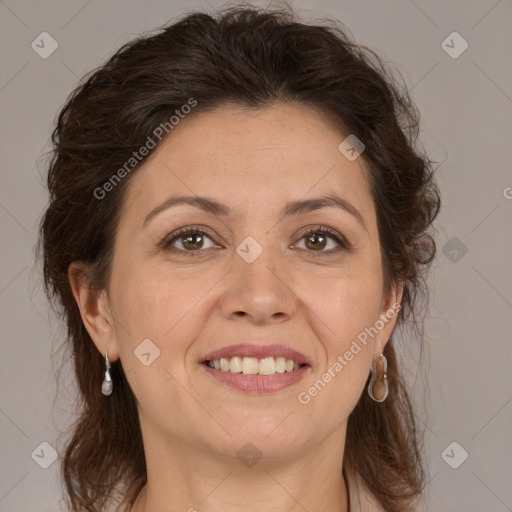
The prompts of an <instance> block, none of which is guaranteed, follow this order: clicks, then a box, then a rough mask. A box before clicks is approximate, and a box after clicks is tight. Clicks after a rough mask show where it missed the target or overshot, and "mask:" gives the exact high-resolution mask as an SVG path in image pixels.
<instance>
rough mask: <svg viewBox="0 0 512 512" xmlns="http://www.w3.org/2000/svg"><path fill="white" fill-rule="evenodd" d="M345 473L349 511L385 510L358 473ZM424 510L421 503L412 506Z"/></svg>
mask: <svg viewBox="0 0 512 512" xmlns="http://www.w3.org/2000/svg"><path fill="white" fill-rule="evenodd" d="M344 471H345V469H344ZM345 474H346V477H347V482H348V490H349V497H350V512H386V510H385V509H384V507H383V506H382V504H381V503H380V502H379V500H378V499H377V498H376V497H375V495H374V494H373V493H372V492H371V491H370V489H368V487H367V485H366V483H365V482H364V480H363V479H362V478H361V477H360V476H359V474H357V473H355V472H352V471H345ZM426 510H427V509H426V508H423V504H422V503H417V504H416V505H415V506H414V511H415V512H426Z"/></svg>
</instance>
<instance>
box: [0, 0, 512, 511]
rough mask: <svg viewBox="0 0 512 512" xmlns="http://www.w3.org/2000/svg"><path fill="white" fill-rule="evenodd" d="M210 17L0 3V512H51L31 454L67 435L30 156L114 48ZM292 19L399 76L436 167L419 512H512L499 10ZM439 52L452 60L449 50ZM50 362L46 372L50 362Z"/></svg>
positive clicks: (507, 48) (52, 480)
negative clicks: (46, 37)
mask: <svg viewBox="0 0 512 512" xmlns="http://www.w3.org/2000/svg"><path fill="white" fill-rule="evenodd" d="M209 5H210V6H215V5H220V3H216V2H215V1H214V0H211V2H210V4H209ZM209 5H208V4H207V3H205V2H184V1H181V2H178V1H176V0H172V1H164V0H152V1H147V2H136V1H134V0H131V1H124V2H123V1H120V0H109V1H105V2H100V1H98V0H89V1H83V0H73V1H66V2H64V1H45V2H36V1H35V0H25V1H17V2H16V1H15V0H5V1H1V0H0V41H1V76H0V104H1V109H2V121H1V141H2V158H1V174H0V177H1V188H0V221H1V234H2V244H1V258H2V260H1V261H2V265H1V266H0V308H1V309H0V311H1V329H2V330H1V338H0V339H1V352H2V357H1V358H0V375H1V379H2V385H1V386H0V432H1V438H0V447H1V448H0V449H1V457H0V511H2V512H18V511H19V512H21V511H23V512H28V511H38V512H42V511H57V510H60V507H59V504H58V502H59V496H60V492H61V491H60V484H59V474H58V461H56V462H54V463H53V464H51V465H50V466H49V467H48V468H47V469H43V468H42V467H40V464H43V465H45V462H46V464H47V463H49V462H51V448H49V447H48V446H46V445H43V446H40V445H41V443H42V442H47V443H49V444H50V445H51V446H57V443H58V441H59V433H58V431H59V430H58V429H59V428H63V427H64V426H65V425H66V424H67V422H69V421H70V420H71V419H72V415H70V413H69V411H70V410H71V405H72V403H73V396H74V387H73V380H72V377H71V376H70V374H69V371H68V369H66V368H65V370H64V372H63V373H62V380H61V384H62V386H61V389H60V394H59V396H58V398H57V399H56V400H55V391H56V382H55V376H54V370H55V369H56V368H54V367H53V366H52V363H51V356H52V344H53V343H55V346H58V345H60V343H61V341H62V339H63V333H64V329H63V327H62V326H61V325H60V324H59V323H58V322H57V321H56V320H55V319H52V317H49V312H48V307H47V304H46V300H45V298H44V295H43V293H42V291H41V284H40V276H39V272H40V269H39V268H38V267H37V266H34V245H35V241H36V234H37V233H36V228H37V225H38V222H39V219H40V217H41V214H42V212H43V210H44V207H45V205H46V201H47V196H46V191H45V188H44V187H43V186H42V184H41V177H40V176H39V172H41V171H42V170H43V169H44V163H45V160H44V158H43V157H41V155H43V153H44V152H45V151H47V150H48V149H49V145H48V140H49V136H50V132H51V129H52V127H53V120H54V117H55V115H56V113H57V112H58V110H59V109H60V107H61V106H62V104H63V102H64V100H65V98H66V96H67V94H68V93H69V92H70V91H71V89H72V87H74V86H75V84H76V83H77V80H78V78H79V77H81V76H82V75H83V74H85V73H86V72H87V71H89V70H90V69H91V68H93V67H95V66H97V65H99V64H101V63H102V62H103V61H104V60H105V57H106V56H107V55H110V54H111V53H112V52H113V51H114V50H115V49H117V48H118V47H119V46H120V45H121V44H123V43H125V42H126V41H128V40H130V39H131V38H133V37H134V36H136V35H139V34H141V33H143V32H144V31H146V30H150V29H152V28H154V27H157V26H159V25H162V24H163V23H165V22H166V21H168V20H169V19H171V18H172V17H174V16H177V15H180V14H182V13H183V11H184V10H190V9H193V8H196V7H197V8H200V9H205V10H211V7H209ZM259 5H261V4H259ZM293 5H294V6H295V7H296V8H297V9H298V10H299V12H301V13H302V15H303V19H304V20H306V21H307V20H308V19H313V18H323V17H336V18H338V19H339V20H341V21H342V22H343V23H344V24H346V25H347V26H348V28H349V29H350V30H351V32H352V33H353V35H354V36H355V37H356V40H357V41H358V42H359V43H362V44H365V45H368V46H369V47H370V48H373V49H375V50H377V51H378V52H379V54H380V55H381V56H383V57H384V58H385V59H387V60H389V61H392V62H394V63H396V65H397V66H398V68H399V69H400V71H401V72H402V74H403V76H404V78H405V80H406V83H407V84H408V86H409V88H410V89H411V90H412V94H413V99H414V100H415V102H416V104H417V105H418V107H419V109H420V112H421V114H422V131H421V140H422V142H423V144H424V145H425V147H426V148H427V150H428V153H429V154H430V156H431V158H434V159H437V160H438V161H439V162H442V164H441V167H440V168H439V172H438V181H439V184H440V186H441V191H442V199H443V209H442V211H441V214H440V216H439V218H438V220H437V221H436V229H437V237H438V238H437V240H438V247H439V252H438V256H437V257H436V260H435V263H434V272H433V274H432V276H431V278H430V281H429V283H430V287H431V289H432V290H433V292H434V296H433V297H432V302H431V307H430V310H429V314H428V318H427V321H426V334H427V339H426V343H427V345H428V348H429V352H430V361H431V362H430V365H429V367H428V368H427V370H426V371H427V374H426V379H427V382H428V384H429V390H428V393H429V397H428V398H429V399H430V400H431V406H430V409H429V410H428V416H427V417H426V418H424V419H422V420H421V421H422V422H423V421H424V422H425V424H426V427H425V428H426V433H427V435H426V449H427V453H428V458H429V472H430V475H429V479H430V484H429V495H430V502H431V503H430V508H429V510H432V511H436V512H437V511H439V512H448V511H450V512H452V511H453V512H462V511H465V512H477V511H486V512H489V511H494V512H502V511H507V510H512V486H511V485H510V484H511V483H512V434H511V433H512V421H511V420H512V404H511V401H512V386H511V384H512V379H511V377H510V375H511V372H512V343H510V341H511V337H510V328H511V327H512V322H511V318H512V315H511V312H512V291H511V289H512V272H510V262H511V261H512V257H511V256H512V254H511V253H512V242H511V236H510V235H511V233H512V230H511V222H510V219H511V213H512V199H511V198H512V188H511V187H512V173H511V169H510V146H511V142H510V137H511V134H512V130H511V128H512V116H511V114H512V72H511V68H510V56H511V49H512V45H511V43H512V35H511V32H512V31H511V22H512V2H511V1H510V0H508V1H507V0H501V1H496V0H485V1H484V0H482V1H462V0H458V1H450V2H445V1H440V0H438V1H433V0H430V1H428V0H427V1H425V0H415V1H412V0H400V1H391V0H386V1H377V0H375V1H369V0H368V1H360V2H356V1H339V0H338V1H334V0H332V1H327V0H323V1H315V2H313V1H305V0H303V1H300V2H298V1H297V2H293ZM44 31H46V32H48V33H50V34H51V35H52V37H53V38H54V39H55V40H56V41H57V42H58V45H59V46H58V49H57V50H56V51H55V52H54V53H53V54H52V55H51V56H50V57H48V58H47V59H43V58H41V57H40V56H39V55H38V54H37V53H36V52H35V51H34V50H33V49H32V48H31V43H32V41H34V40H35V39H36V38H37V37H38V36H39V34H41V33H42V32H44ZM454 31H457V32H458V33H460V34H461V36H462V37H463V38H464V39H465V40H466V41H467V43H468V44H469V47H468V49H467V50H466V51H465V52H464V53H462V54H461V55H460V56H458V58H455V59H454V58H452V57H450V56H449V55H448V54H447V53H446V51H445V50H444V49H443V47H442V46H441V43H442V42H443V41H444V40H445V39H446V38H447V36H449V34H451V33H452V32H454ZM448 44H449V45H450V46H453V47H454V48H453V51H457V50H459V49H460V48H461V46H460V42H458V41H457V40H454V42H453V43H452V42H451V39H448ZM506 155H509V156H508V157H507V156H506ZM465 250H467V252H466V253H465V252H464V251H465ZM54 356H55V357H56V358H57V366H58V356H59V354H54ZM406 360H407V361H408V363H407V364H408V368H409V370H408V372H409V376H410V378H411V383H412V384H415V386H414V389H415V390H417V389H420V388H421V386H422V378H419V377H418V376H417V375H415V374H416V370H415V362H414V358H413V357H411V356H408V355H406ZM61 439H62V438H61ZM454 441H455V442H456V443H458V444H457V445H451V443H452V442H454ZM450 445H451V446H450ZM447 448H448V449H447ZM462 450H465V451H466V452H467V453H468V454H469V456H468V458H467V460H465V461H464V462H463V463H462V464H461V465H460V466H459V467H458V468H457V469H453V468H452V467H450V465H449V464H448V463H447V462H445V460H446V461H449V462H450V463H451V464H452V465H454V466H456V465H457V464H460V462H461V460H462V458H463V454H464V452H463V451H462ZM443 453H444V458H443V456H442V454H443ZM31 454H33V456H32V455H31Z"/></svg>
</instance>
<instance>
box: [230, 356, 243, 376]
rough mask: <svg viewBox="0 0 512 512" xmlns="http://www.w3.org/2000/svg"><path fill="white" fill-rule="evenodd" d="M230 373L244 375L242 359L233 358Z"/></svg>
mask: <svg viewBox="0 0 512 512" xmlns="http://www.w3.org/2000/svg"><path fill="white" fill-rule="evenodd" d="M229 371H230V372H231V373H242V358H241V357H232V358H231V362H230V363H229Z"/></svg>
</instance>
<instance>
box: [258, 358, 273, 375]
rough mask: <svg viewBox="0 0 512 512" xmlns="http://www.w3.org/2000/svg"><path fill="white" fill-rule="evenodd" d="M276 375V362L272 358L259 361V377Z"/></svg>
mask: <svg viewBox="0 0 512 512" xmlns="http://www.w3.org/2000/svg"><path fill="white" fill-rule="evenodd" d="M274 373H276V362H275V360H274V358H273V357H266V358H265V359H261V360H260V375H274Z"/></svg>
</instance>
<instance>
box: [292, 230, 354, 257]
mask: <svg viewBox="0 0 512 512" xmlns="http://www.w3.org/2000/svg"><path fill="white" fill-rule="evenodd" d="M302 240H304V246H305V247H300V248H301V249H303V248H305V249H306V250H308V252H317V253H326V254H331V253H335V252H338V251H340V250H342V249H348V244H347V243H346V242H345V241H344V240H343V237H341V236H340V235H338V234H337V233H336V232H334V231H332V230H331V229H330V228H327V227H325V228H324V227H322V228H321V229H319V228H316V229H313V230H310V231H308V232H307V233H305V234H303V235H302V237H301V241H302ZM329 241H331V245H330V246H329ZM333 243H334V245H333ZM336 246H338V249H337V248H336Z"/></svg>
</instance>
